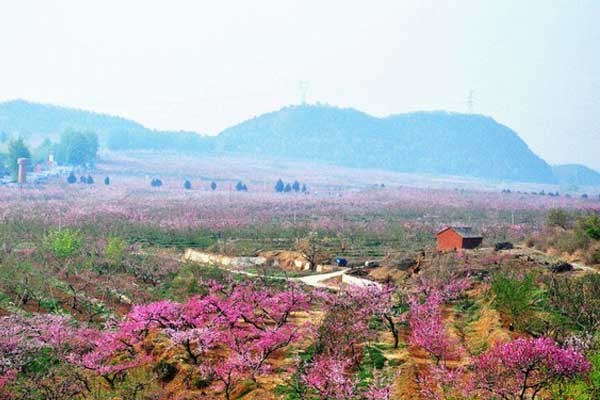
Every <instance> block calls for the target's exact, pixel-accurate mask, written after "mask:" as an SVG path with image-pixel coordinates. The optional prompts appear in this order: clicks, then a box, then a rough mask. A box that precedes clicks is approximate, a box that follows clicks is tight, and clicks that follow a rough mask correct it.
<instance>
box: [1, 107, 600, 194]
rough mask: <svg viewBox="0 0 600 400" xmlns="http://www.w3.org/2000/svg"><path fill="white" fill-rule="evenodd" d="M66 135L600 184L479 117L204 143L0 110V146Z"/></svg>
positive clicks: (328, 124)
mask: <svg viewBox="0 0 600 400" xmlns="http://www.w3.org/2000/svg"><path fill="white" fill-rule="evenodd" d="M68 128H75V129H86V130H87V129H89V130H93V131H95V132H97V133H98V135H99V138H100V142H101V144H102V145H104V146H107V147H108V148H110V149H112V150H131V149H148V150H160V151H164V150H170V151H185V152H194V153H198V154H217V155H218V154H230V155H243V156H250V157H257V158H265V157H268V158H271V159H296V160H307V161H320V162H327V163H331V164H336V165H342V166H348V167H354V168H376V169H384V170H391V171H399V172H413V173H431V174H443V175H458V176H472V177H478V178H484V179H491V180H496V181H498V180H510V181H522V182H540V183H557V182H558V181H560V182H569V183H573V184H578V185H586V184H588V183H587V182H598V179H599V175H598V173H597V172H595V171H593V170H590V169H588V168H585V167H583V166H575V165H565V166H556V167H554V169H553V168H552V167H550V166H549V165H548V164H547V163H546V162H545V161H544V160H542V159H541V158H539V157H538V156H537V155H535V154H534V153H533V152H532V151H531V150H530V149H529V148H528V147H527V145H526V144H525V142H523V140H521V138H519V136H518V135H517V134H516V133H515V132H514V131H513V130H511V129H510V128H508V127H506V126H504V125H501V124H499V123H497V122H496V121H494V120H493V119H492V118H490V117H485V116H482V115H472V114H459V113H448V112H443V111H437V112H416V113H410V114H398V115H392V116H389V117H386V118H376V117H373V116H371V115H368V114H365V113H363V112H360V111H357V110H354V109H349V108H336V107H331V106H324V105H302V106H289V107H285V108H283V109H281V110H278V111H274V112H271V113H267V114H263V115H261V116H258V117H256V118H253V119H250V120H248V121H245V122H242V123H240V124H238V125H235V126H233V127H231V128H228V129H226V130H224V131H223V132H221V133H220V134H219V135H217V136H213V137H209V136H202V135H199V134H197V133H195V132H182V131H179V132H169V131H156V130H152V129H149V128H146V127H145V126H143V125H141V124H139V123H137V122H134V121H131V120H128V119H125V118H120V117H115V116H111V115H106V114H98V113H94V112H89V111H83V110H77V109H72V108H66V107H58V106H53V105H47V104H38V103H31V102H27V101H23V100H15V101H8V102H4V103H0V139H1V138H2V137H6V136H7V135H12V136H16V135H22V136H24V137H25V138H27V139H29V140H32V141H33V139H38V140H39V141H41V139H43V138H45V137H50V138H52V139H55V140H56V139H57V138H58V137H59V135H60V133H62V132H63V131H64V130H65V129H68ZM3 133H6V134H7V135H4V134H3ZM584 182H585V183H584ZM591 184H597V183H591Z"/></svg>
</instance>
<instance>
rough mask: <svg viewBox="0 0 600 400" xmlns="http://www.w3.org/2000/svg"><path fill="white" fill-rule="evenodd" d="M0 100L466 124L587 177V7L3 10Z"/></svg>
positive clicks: (183, 115) (158, 119)
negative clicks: (418, 114)
mask: <svg viewBox="0 0 600 400" xmlns="http://www.w3.org/2000/svg"><path fill="white" fill-rule="evenodd" d="M0 51H1V53H0V100H8V99H14V98H25V99H28V100H34V101H40V102H49V103H55V104H60V105H66V106H75V107H79V108H85V109H91V110H95V111H101V112H108V113H111V114H117V115H121V116H125V117H128V118H133V119H135V120H137V121H139V122H141V123H143V124H144V125H147V126H149V127H152V128H159V129H186V130H195V131H198V132H202V133H211V134H212V133H218V132H219V131H220V130H222V129H223V128H225V127H227V126H230V125H233V124H235V123H237V122H240V121H242V120H244V119H247V118H250V117H253V116H255V115H258V114H261V113H264V112H268V111H272V110H274V109H278V108H280V107H282V106H285V105H287V104H291V103H298V102H299V99H300V88H299V82H300V81H307V82H309V89H308V93H307V100H308V101H309V102H311V103H312V102H317V101H320V102H325V103H329V104H333V105H337V106H344V107H354V108H357V109H360V110H363V111H366V112H368V113H370V114H373V115H377V116H385V115H388V114H392V113H403V112H408V111H414V110H435V109H444V110H450V111H460V112H465V111H467V109H468V108H467V98H468V95H469V91H470V90H473V91H474V95H473V99H474V111H475V112H477V113H482V114H486V115H490V116H492V117H493V118H495V119H496V120H497V121H499V122H501V123H503V124H505V125H508V126H510V127H511V128H513V129H514V130H516V131H517V132H518V133H519V135H520V136H521V137H522V138H523V139H524V140H525V141H526V142H527V143H528V144H529V146H530V147H531V148H532V150H534V151H535V152H536V153H537V154H539V155H540V156H542V157H543V158H545V159H546V160H548V161H549V162H551V163H558V162H560V163H566V162H581V163H584V164H587V165H589V166H592V167H594V168H596V169H598V170H600V1H594V0H590V1H576V0H566V1H549V0H546V1H529V0H528V1H523V0H514V1H509V0H498V1H483V0H477V1H447V2H444V1H441V0H439V1H431V2H430V1H424V0H414V1H407V0H392V1H375V0H373V1H350V0H342V1H328V0H318V1H286V0H272V1H259V0H251V1H249V0H240V1H236V2H234V1H223V0H218V1H187V2H184V1H172V0H170V1H149V0H145V1H125V0H116V1H113V0H99V1H91V0H77V1H49V0H39V1H33V0H14V1H10V0H1V3H0Z"/></svg>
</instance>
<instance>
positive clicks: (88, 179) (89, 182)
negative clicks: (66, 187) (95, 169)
mask: <svg viewBox="0 0 600 400" xmlns="http://www.w3.org/2000/svg"><path fill="white" fill-rule="evenodd" d="M85 183H87V184H88V185H93V184H94V178H92V176H91V175H88V176H87V178H85Z"/></svg>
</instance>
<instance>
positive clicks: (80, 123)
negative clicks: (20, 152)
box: [0, 100, 212, 151]
mask: <svg viewBox="0 0 600 400" xmlns="http://www.w3.org/2000/svg"><path fill="white" fill-rule="evenodd" d="M69 128H72V129H83V130H93V131H95V132H96V133H97V134H98V136H99V139H100V142H101V143H102V144H104V145H107V146H108V147H110V148H112V149H114V150H125V149H132V148H135V149H148V150H152V149H154V150H165V149H171V150H180V151H207V150H208V149H210V147H211V146H212V144H211V141H210V140H209V139H207V138H206V137H205V136H201V135H198V134H196V133H194V132H181V131H180V132H169V131H155V130H152V129H148V128H146V127H145V126H143V125H141V124H139V123H137V122H134V121H131V120H129V119H125V118H121V117H115V116H112V115H107V114H99V113H95V112H91V111H84V110H78V109H74V108H66V107H59V106H54V105H50V104H40V103H32V102H28V101H24V100H13V101H7V102H3V103H0V132H4V133H6V134H7V135H10V136H23V137H24V138H26V139H28V140H32V141H41V140H43V139H44V138H46V137H47V138H50V139H53V140H57V139H58V137H59V136H60V134H61V133H62V132H64V131H65V130H66V129H69Z"/></svg>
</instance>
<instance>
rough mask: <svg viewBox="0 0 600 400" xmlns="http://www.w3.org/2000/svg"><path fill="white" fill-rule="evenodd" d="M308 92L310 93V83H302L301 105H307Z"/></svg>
mask: <svg viewBox="0 0 600 400" xmlns="http://www.w3.org/2000/svg"><path fill="white" fill-rule="evenodd" d="M306 92H308V82H307V81H300V101H301V104H306Z"/></svg>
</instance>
